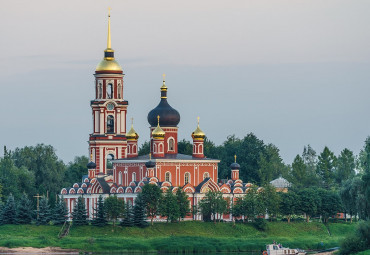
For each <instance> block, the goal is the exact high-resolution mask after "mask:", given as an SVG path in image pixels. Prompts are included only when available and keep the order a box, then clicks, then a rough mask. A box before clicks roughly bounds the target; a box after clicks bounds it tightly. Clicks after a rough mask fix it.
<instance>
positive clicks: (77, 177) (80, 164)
mask: <svg viewBox="0 0 370 255" xmlns="http://www.w3.org/2000/svg"><path fill="white" fill-rule="evenodd" d="M87 163H89V159H88V157H86V156H80V157H75V158H74V160H73V162H69V163H68V165H67V167H66V171H65V177H64V183H65V185H66V186H72V185H73V184H74V183H76V182H79V181H81V178H82V176H83V175H87V174H88V173H87Z"/></svg>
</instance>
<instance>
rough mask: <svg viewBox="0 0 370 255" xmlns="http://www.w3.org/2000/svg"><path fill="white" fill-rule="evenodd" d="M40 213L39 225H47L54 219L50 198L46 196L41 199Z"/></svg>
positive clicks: (37, 222)
mask: <svg viewBox="0 0 370 255" xmlns="http://www.w3.org/2000/svg"><path fill="white" fill-rule="evenodd" d="M38 214H39V216H38V218H37V220H36V224H37V225H47V224H49V222H50V221H51V220H52V219H51V209H50V205H49V200H48V199H47V198H45V197H43V198H41V199H40V205H39V212H38Z"/></svg>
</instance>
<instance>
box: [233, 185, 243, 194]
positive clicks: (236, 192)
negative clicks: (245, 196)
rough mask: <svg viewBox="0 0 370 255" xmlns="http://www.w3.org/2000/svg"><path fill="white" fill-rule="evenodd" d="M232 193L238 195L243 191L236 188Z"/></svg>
mask: <svg viewBox="0 0 370 255" xmlns="http://www.w3.org/2000/svg"><path fill="white" fill-rule="evenodd" d="M233 193H234V194H240V193H243V190H242V188H240V187H236V188H235V189H234V190H233Z"/></svg>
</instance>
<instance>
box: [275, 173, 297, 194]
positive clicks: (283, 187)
mask: <svg viewBox="0 0 370 255" xmlns="http://www.w3.org/2000/svg"><path fill="white" fill-rule="evenodd" d="M270 184H271V185H272V186H274V187H275V189H276V190H277V191H282V192H287V191H288V188H289V187H290V186H292V184H291V183H290V182H288V181H287V180H286V179H284V178H283V177H281V176H280V177H279V178H277V179H275V180H272V181H270Z"/></svg>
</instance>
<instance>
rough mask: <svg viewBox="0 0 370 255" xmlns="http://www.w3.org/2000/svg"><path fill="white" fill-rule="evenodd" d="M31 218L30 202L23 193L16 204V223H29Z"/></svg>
mask: <svg viewBox="0 0 370 255" xmlns="http://www.w3.org/2000/svg"><path fill="white" fill-rule="evenodd" d="M32 219H33V208H32V202H31V200H29V199H28V197H27V195H26V194H23V196H22V197H21V199H20V200H19V202H18V206H17V216H16V222H17V224H31V221H32Z"/></svg>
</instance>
